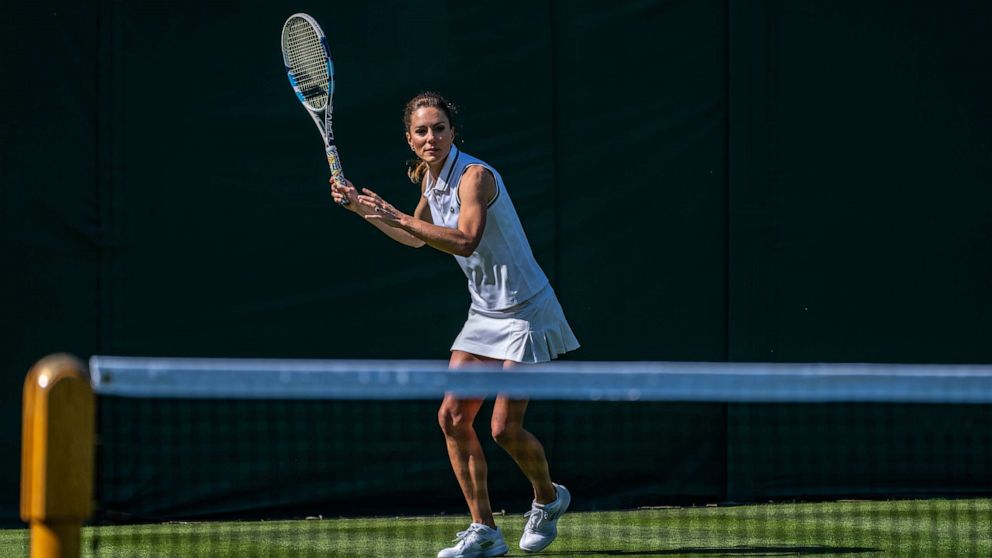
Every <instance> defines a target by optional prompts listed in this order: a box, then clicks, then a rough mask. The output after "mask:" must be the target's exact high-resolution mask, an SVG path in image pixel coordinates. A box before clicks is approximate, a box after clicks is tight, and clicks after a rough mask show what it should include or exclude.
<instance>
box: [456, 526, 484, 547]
mask: <svg viewBox="0 0 992 558" xmlns="http://www.w3.org/2000/svg"><path fill="white" fill-rule="evenodd" d="M481 531H482V528H481V527H479V526H478V525H469V527H468V529H465V530H464V531H459V532H458V533H456V534H455V540H453V541H451V542H456V543H461V544H462V545H466V544H469V543H470V542H471V541H470V540H469V537H470V536H471V535H476V537H480V536H481V535H482V533H481Z"/></svg>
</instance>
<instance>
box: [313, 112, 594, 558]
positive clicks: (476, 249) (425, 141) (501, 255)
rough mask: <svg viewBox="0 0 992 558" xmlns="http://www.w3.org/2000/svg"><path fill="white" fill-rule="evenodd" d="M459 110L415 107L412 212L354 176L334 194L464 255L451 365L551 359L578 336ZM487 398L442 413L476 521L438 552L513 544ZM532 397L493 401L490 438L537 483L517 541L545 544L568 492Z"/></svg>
mask: <svg viewBox="0 0 992 558" xmlns="http://www.w3.org/2000/svg"><path fill="white" fill-rule="evenodd" d="M454 114H455V108H454V106H452V105H451V103H449V102H448V101H447V100H445V99H444V98H443V97H441V96H440V95H438V94H436V93H423V94H420V95H417V96H416V97H414V98H413V99H411V100H410V102H409V103H407V105H406V109H405V111H404V114H403V124H404V126H405V128H406V140H407V143H408V144H409V145H410V149H411V150H412V151H413V152H414V154H416V159H414V160H413V161H411V164H410V166H409V169H408V175H409V176H410V180H411V181H413V182H414V183H419V184H420V189H421V192H422V194H423V195H422V196H421V198H420V201H419V203H418V204H417V208H416V209H415V210H414V212H413V215H407V214H404V213H402V212H400V211H398V210H397V209H396V208H395V207H393V206H392V205H391V204H389V203H387V202H386V201H385V200H383V199H382V198H381V197H380V196H379V195H378V194H376V193H375V192H372V191H371V190H369V189H367V188H363V189H362V192H363V194H358V192H357V191H356V190H355V188H354V186H353V185H352V184H351V183H350V182H349V183H347V184H346V186H345V187H342V188H339V187H336V186H334V185H333V182H332V188H331V195H332V197H333V198H334V201H335V202H337V203H339V204H340V203H341V202H342V201H343V200H344V199H348V200H349V202H351V203H349V204H347V205H345V206H344V207H346V208H347V209H349V210H350V211H352V212H354V213H357V214H359V215H361V216H362V217H364V218H365V219H366V220H367V221H368V222H369V223H371V224H372V225H374V226H375V227H376V228H378V229H379V230H380V231H382V232H383V233H385V234H386V235H388V236H389V237H390V238H392V239H394V240H396V241H397V242H400V243H402V244H405V245H407V246H412V247H414V248H419V247H421V246H424V245H425V244H426V245H428V246H430V247H432V248H435V249H437V250H440V251H442V252H446V253H449V254H452V255H454V256H455V259H456V260H457V261H458V263H459V265H460V266H461V268H462V270H463V271H464V272H465V275H466V277H467V278H468V289H469V293H470V294H471V297H472V305H471V307H470V308H469V315H468V320H467V321H466V322H465V326H464V328H463V329H462V331H461V333H460V334H459V335H458V337H457V338H456V339H455V342H454V344H453V345H452V347H451V360H450V362H449V366H450V367H451V368H458V367H459V366H462V365H465V364H477V363H493V362H498V363H502V366H503V368H509V367H512V366H515V365H516V364H517V363H524V362H546V361H549V360H551V359H554V358H556V357H557V356H558V355H560V354H562V353H565V352H567V351H571V350H574V349H577V348H578V346H579V344H578V341H577V340H576V339H575V336H574V335H573V334H572V330H571V328H569V326H568V322H566V321H565V316H564V314H563V312H562V310H561V306H560V305H559V304H558V300H557V298H556V297H555V294H554V291H553V290H552V288H551V286H550V284H549V282H548V278H547V277H546V276H545V275H544V272H543V271H542V270H541V268H540V267H539V266H538V264H537V262H536V260H535V259H534V256H533V253H532V252H531V249H530V245H529V244H528V242H527V238H526V236H525V235H524V232H523V228H522V227H521V226H520V220H519V219H518V217H517V213H516V210H514V208H513V204H512V202H511V201H510V197H509V195H508V194H507V192H506V188H505V186H504V185H503V179H502V178H501V177H500V175H499V173H498V172H496V170H495V169H493V168H492V167H491V166H489V165H487V164H486V163H484V162H482V161H480V160H479V159H476V158H474V157H472V156H471V155H468V154H466V153H464V152H462V151H460V150H459V149H458V148H457V147H455V146H454V145H453V141H454V139H455V126H454V122H453V116H454ZM481 405H482V400H475V399H458V398H456V397H455V396H453V395H451V394H448V395H447V396H446V397H445V398H444V401H443V402H442V403H441V408H440V410H439V411H438V421H439V422H440V425H441V429H442V431H443V432H444V436H445V441H446V443H447V447H448V457H449V459H450V460H451V466H452V468H453V469H454V472H455V476H456V477H457V478H458V483H459V485H460V486H461V489H462V493H463V494H464V496H465V501H466V502H467V503H468V507H469V511H470V512H471V514H472V524H471V525H470V526H469V528H468V529H467V530H466V531H463V532H461V533H458V538H457V539H456V541H455V542H456V544H455V545H454V546H452V547H451V548H446V549H444V550H441V551H440V552H439V553H438V558H472V557H477V556H502V555H503V554H505V553H506V552H507V551H508V547H507V545H506V542H505V541H504V540H503V535H502V533H501V531H500V530H499V528H497V527H496V523H495V521H494V520H493V514H492V510H491V508H490V504H489V491H488V488H487V485H486V470H487V469H486V458H485V456H484V455H483V452H482V447H481V446H480V444H479V439H478V437H477V436H476V433H475V429H474V427H473V426H472V424H473V421H474V420H475V415H476V414H477V413H478V411H479V408H480V406H481ZM526 410H527V400H512V399H508V398H507V397H505V396H499V397H497V399H496V402H495V406H494V408H493V415H492V420H491V427H492V436H493V438H494V439H495V440H496V443H498V444H499V445H500V446H501V447H502V448H503V449H505V450H506V451H507V452H508V453H509V454H510V455H511V456H512V457H513V459H514V461H516V463H517V465H518V466H519V467H520V469H521V470H522V471H523V473H524V474H525V475H526V476H527V478H528V479H529V480H530V482H531V484H532V485H533V487H534V500H533V503H532V508H531V511H530V512H528V513H527V514H526V517H527V518H528V520H527V524H526V526H525V527H524V533H523V536H522V537H521V539H520V548H521V549H523V550H525V551H528V552H537V551H539V550H543V549H544V548H546V547H547V546H548V545H549V544H551V542H552V541H553V540H554V539H555V537H556V536H557V522H558V518H559V517H561V514H563V513H564V512H565V510H566V509H567V508H568V505H569V502H570V500H571V496H570V495H569V493H568V490H566V489H565V487H563V486H561V485H558V484H554V483H552V482H551V476H550V474H549V472H548V462H547V459H546V457H545V454H544V447H543V446H542V445H541V443H540V442H539V441H538V440H537V438H535V437H534V435H533V434H531V433H530V432H528V431H527V430H525V429H524V428H523V420H524V413H525V412H526Z"/></svg>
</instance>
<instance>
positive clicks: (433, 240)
mask: <svg viewBox="0 0 992 558" xmlns="http://www.w3.org/2000/svg"><path fill="white" fill-rule="evenodd" d="M400 227H401V230H403V231H405V232H406V233H407V234H409V235H410V236H411V237H413V238H415V239H417V240H419V241H420V242H422V243H425V244H427V245H428V246H430V247H431V248H434V249H436V250H440V251H442V252H445V253H447V254H452V255H455V256H465V257H468V256H470V255H472V252H474V251H475V248H476V245H477V244H478V243H477V242H473V241H472V239H471V238H469V236H468V235H466V234H465V233H464V232H462V231H460V230H458V229H451V228H448V227H440V226H437V225H432V224H431V223H428V222H427V221H423V220H421V219H417V218H415V217H409V218H407V219H404V220H403V221H402V222H401V223H400Z"/></svg>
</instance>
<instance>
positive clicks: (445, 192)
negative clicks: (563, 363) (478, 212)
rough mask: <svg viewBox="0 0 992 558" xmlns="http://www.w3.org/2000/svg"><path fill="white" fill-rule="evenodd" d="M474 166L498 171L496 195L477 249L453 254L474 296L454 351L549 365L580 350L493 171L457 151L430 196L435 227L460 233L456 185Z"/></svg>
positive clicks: (433, 182) (433, 181) (426, 194)
mask: <svg viewBox="0 0 992 558" xmlns="http://www.w3.org/2000/svg"><path fill="white" fill-rule="evenodd" d="M470 166H481V167H484V168H485V169H487V170H489V171H490V172H492V173H493V177H495V179H496V194H495V195H494V196H493V199H492V200H490V202H489V207H488V208H487V212H486V228H485V230H484V231H483V233H482V240H481V241H480V242H479V246H478V247H477V248H476V250H475V252H473V253H472V255H470V256H468V257H463V256H455V260H457V261H458V265H459V266H461V268H462V271H463V272H464V273H465V277H466V278H467V279H468V291H469V294H470V295H471V297H472V304H471V306H470V307H469V311H468V319H467V320H466V321H465V326H464V327H463V328H462V331H461V333H460V334H458V337H457V338H456V339H455V342H454V344H453V345H452V346H451V350H452V351H454V350H460V351H465V352H468V353H472V354H475V355H480V356H486V357H490V358H496V359H500V360H511V361H514V362H548V361H550V360H552V359H554V358H557V357H558V356H559V355H561V354H564V353H566V352H568V351H574V350H575V349H577V348H579V342H578V340H577V339H576V338H575V335H574V334H573V333H572V328H571V327H569V325H568V322H567V321H566V320H565V314H564V312H563V311H562V309H561V305H560V304H559V303H558V298H557V297H556V296H555V292H554V289H552V288H551V284H550V283H549V282H548V278H547V276H546V275H545V274H544V271H543V270H541V267H540V266H539V265H538V263H537V260H535V259H534V254H533V252H532V251H531V248H530V243H528V241H527V237H526V235H525V234H524V230H523V227H522V226H521V225H520V219H519V217H517V212H516V210H515V209H514V207H513V202H511V201H510V196H509V194H508V193H507V191H506V186H505V185H504V184H503V179H502V177H500V175H499V173H498V172H496V169H494V168H492V167H491V166H489V165H488V164H486V163H485V162H483V161H481V160H479V159H476V158H475V157H472V156H471V155H469V154H467V153H465V152H463V151H460V150H459V149H458V148H457V147H455V146H452V147H451V152H450V153H449V154H448V158H447V160H446V161H445V163H444V166H443V167H442V168H441V173H440V174H439V176H438V177H437V179H433V178H432V177H430V175H428V178H427V187H426V188H425V189H424V197H426V198H427V202H428V205H429V206H430V210H431V217H432V219H433V221H434V224H435V225H439V226H444V227H450V228H457V226H458V216H459V214H460V211H461V202H460V198H459V195H458V185H459V183H460V182H461V177H462V174H463V173H464V172H465V170H466V169H467V168H468V167H470Z"/></svg>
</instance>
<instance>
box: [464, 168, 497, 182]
mask: <svg viewBox="0 0 992 558" xmlns="http://www.w3.org/2000/svg"><path fill="white" fill-rule="evenodd" d="M466 179H467V180H470V181H474V182H478V183H480V184H482V183H485V182H487V181H488V182H492V183H494V184H495V182H496V177H494V176H493V173H492V171H491V170H489V169H487V168H486V167H484V166H482V165H469V166H468V167H466V168H465V172H464V173H462V180H466Z"/></svg>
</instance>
